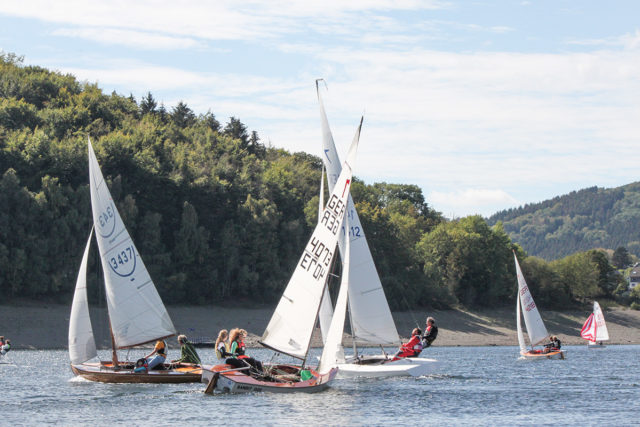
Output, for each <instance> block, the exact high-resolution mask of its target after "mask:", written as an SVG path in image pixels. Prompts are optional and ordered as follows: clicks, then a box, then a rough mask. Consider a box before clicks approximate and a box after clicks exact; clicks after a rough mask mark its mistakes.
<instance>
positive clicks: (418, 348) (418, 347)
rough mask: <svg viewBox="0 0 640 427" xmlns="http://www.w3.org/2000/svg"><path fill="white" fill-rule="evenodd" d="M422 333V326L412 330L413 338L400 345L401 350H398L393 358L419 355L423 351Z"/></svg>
mask: <svg viewBox="0 0 640 427" xmlns="http://www.w3.org/2000/svg"><path fill="white" fill-rule="evenodd" d="M420 335H422V331H421V330H420V328H415V329H414V330H413V331H411V339H410V340H409V341H408V342H406V343H404V344H402V345H401V346H400V350H398V352H397V353H396V356H395V357H394V359H393V360H398V359H402V358H404V357H418V356H419V355H420V353H421V352H422V342H421V341H420Z"/></svg>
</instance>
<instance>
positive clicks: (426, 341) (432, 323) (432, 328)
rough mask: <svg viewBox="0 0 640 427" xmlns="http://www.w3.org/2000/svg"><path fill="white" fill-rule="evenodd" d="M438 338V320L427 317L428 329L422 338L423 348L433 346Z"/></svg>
mask: <svg viewBox="0 0 640 427" xmlns="http://www.w3.org/2000/svg"><path fill="white" fill-rule="evenodd" d="M437 337H438V327H437V326H436V320H435V319H434V318H433V317H427V327H426V328H425V330H424V335H423V336H422V347H423V348H427V347H430V346H431V343H433V342H434V341H435V340H436V338H437Z"/></svg>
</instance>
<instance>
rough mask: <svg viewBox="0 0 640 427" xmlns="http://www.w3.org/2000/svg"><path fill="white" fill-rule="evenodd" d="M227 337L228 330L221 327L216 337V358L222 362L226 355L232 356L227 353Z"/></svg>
mask: <svg viewBox="0 0 640 427" xmlns="http://www.w3.org/2000/svg"><path fill="white" fill-rule="evenodd" d="M227 338H229V331H227V330H226V329H221V330H220V332H218V338H217V339H216V358H217V359H218V360H219V361H221V362H224V360H225V359H226V358H227V357H231V356H233V355H232V354H231V353H229V341H227Z"/></svg>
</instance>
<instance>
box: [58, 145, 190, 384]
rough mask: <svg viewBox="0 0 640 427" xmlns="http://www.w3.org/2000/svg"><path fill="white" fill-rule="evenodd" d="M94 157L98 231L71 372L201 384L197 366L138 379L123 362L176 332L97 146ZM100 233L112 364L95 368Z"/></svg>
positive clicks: (77, 296) (76, 311) (78, 303)
mask: <svg viewBox="0 0 640 427" xmlns="http://www.w3.org/2000/svg"><path fill="white" fill-rule="evenodd" d="M88 151H89V181H90V191H91V208H92V212H93V223H94V227H93V228H92V229H91V232H90V233H89V239H88V240H87V245H86V247H85V250H84V254H83V257H82V262H81V264H80V270H79V272H78V278H77V281H76V287H75V292H74V296H73V303H72V305H71V316H70V318H69V357H70V359H71V370H72V371H73V373H74V374H75V375H78V376H81V377H83V378H86V379H88V380H91V381H99V382H108V383H182V382H198V381H200V378H201V370H200V368H199V367H197V366H193V365H186V364H179V365H169V364H165V365H164V366H163V367H164V369H162V370H152V371H149V372H148V373H134V372H133V369H134V368H135V366H134V365H135V364H134V363H133V362H122V361H119V360H118V354H117V350H118V349H126V348H131V347H134V346H139V345H142V344H146V343H150V342H153V341H156V340H161V339H165V338H168V337H170V336H172V335H175V334H176V329H175V328H174V326H173V323H172V322H171V318H170V317H169V313H167V310H166V308H165V306H164V304H163V303H162V300H161V299H160V295H158V291H157V290H156V287H155V285H154V284H153V281H152V280H151V277H150V276H149V273H148V271H147V269H146V267H145V265H144V263H143V262H142V258H141V257H140V254H139V253H138V251H137V249H136V247H135V245H134V243H133V240H131V236H130V235H129V233H128V232H127V229H126V228H125V226H124V224H123V222H122V218H121V217H120V214H119V213H118V210H117V209H116V206H115V203H114V202H113V199H112V198H111V194H110V193H109V189H108V188H107V183H106V181H105V180H104V177H103V176H102V172H101V171H100V167H99V165H98V160H97V159H96V156H95V153H94V151H93V147H92V146H91V141H89V142H88ZM94 230H95V239H96V241H97V243H98V250H99V252H100V260H101V263H102V271H103V275H104V284H105V289H106V296H107V307H108V312H109V325H110V329H111V343H112V360H111V361H99V362H89V361H90V360H91V359H93V358H96V357H97V351H96V344H95V339H94V335H93V328H92V326H91V319H90V317H89V304H88V301H87V260H88V256H89V248H90V246H91V242H92V237H93V236H94Z"/></svg>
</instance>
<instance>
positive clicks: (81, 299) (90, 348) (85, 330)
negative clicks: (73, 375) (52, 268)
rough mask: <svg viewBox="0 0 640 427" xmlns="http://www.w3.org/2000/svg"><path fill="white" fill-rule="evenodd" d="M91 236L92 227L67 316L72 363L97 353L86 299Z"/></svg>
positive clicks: (77, 362) (90, 357)
mask: <svg viewBox="0 0 640 427" xmlns="http://www.w3.org/2000/svg"><path fill="white" fill-rule="evenodd" d="M92 237H93V228H92V229H91V232H90V233H89V239H88V240H87V246H86V247H85V249H84V254H83V255H82V262H81V263H80V270H79V271H78V279H77V280H76V290H75V292H74V293H73V303H72V304H71V316H70V317H69V358H70V359H71V363H72V364H74V365H77V364H80V363H84V362H86V361H87V360H89V359H93V358H94V357H96V356H97V355H98V353H97V352H96V341H95V339H94V338H93V328H91V318H90V317H89V302H88V300H87V260H88V259H89V247H90V246H91V238H92Z"/></svg>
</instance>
